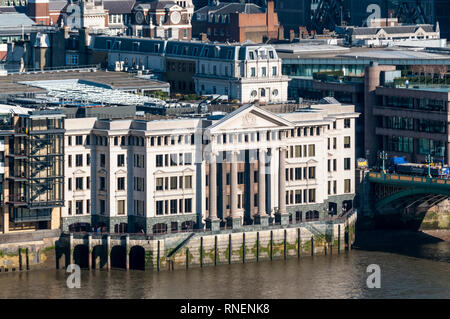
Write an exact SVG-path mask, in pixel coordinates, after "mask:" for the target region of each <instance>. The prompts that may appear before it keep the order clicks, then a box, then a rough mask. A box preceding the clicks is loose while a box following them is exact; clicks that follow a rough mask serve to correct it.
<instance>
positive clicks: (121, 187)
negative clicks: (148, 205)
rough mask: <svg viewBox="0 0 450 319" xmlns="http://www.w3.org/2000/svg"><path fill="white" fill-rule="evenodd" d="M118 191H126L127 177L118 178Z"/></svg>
mask: <svg viewBox="0 0 450 319" xmlns="http://www.w3.org/2000/svg"><path fill="white" fill-rule="evenodd" d="M117 190H118V191H123V190H125V177H118V178H117Z"/></svg>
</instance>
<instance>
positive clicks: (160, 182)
mask: <svg viewBox="0 0 450 319" xmlns="http://www.w3.org/2000/svg"><path fill="white" fill-rule="evenodd" d="M163 184H164V179H163V178H162V177H158V178H157V179H156V190H157V191H162V190H163V186H164V185H163Z"/></svg>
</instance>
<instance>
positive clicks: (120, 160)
mask: <svg viewBox="0 0 450 319" xmlns="http://www.w3.org/2000/svg"><path fill="white" fill-rule="evenodd" d="M117 166H118V167H123V166H125V155H124V154H119V155H117Z"/></svg>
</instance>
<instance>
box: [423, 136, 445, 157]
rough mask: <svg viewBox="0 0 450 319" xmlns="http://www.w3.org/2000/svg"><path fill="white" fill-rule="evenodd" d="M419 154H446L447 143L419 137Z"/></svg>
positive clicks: (441, 155)
mask: <svg viewBox="0 0 450 319" xmlns="http://www.w3.org/2000/svg"><path fill="white" fill-rule="evenodd" d="M419 154H424V155H427V154H431V155H433V156H439V157H444V156H445V143H444V142H443V141H435V140H428V139H422V138H421V139H419Z"/></svg>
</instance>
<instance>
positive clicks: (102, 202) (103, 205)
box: [100, 199, 106, 215]
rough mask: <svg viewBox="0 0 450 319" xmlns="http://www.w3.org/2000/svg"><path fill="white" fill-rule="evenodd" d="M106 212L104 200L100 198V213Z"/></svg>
mask: <svg viewBox="0 0 450 319" xmlns="http://www.w3.org/2000/svg"><path fill="white" fill-rule="evenodd" d="M105 212H106V202H105V200H104V199H100V214H101V215H105Z"/></svg>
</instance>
